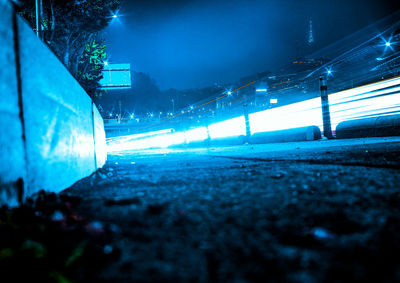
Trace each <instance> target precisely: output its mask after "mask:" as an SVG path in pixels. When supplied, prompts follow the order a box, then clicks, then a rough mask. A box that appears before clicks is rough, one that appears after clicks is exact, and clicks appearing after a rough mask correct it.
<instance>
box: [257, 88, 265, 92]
mask: <svg viewBox="0 0 400 283" xmlns="http://www.w3.org/2000/svg"><path fill="white" fill-rule="evenodd" d="M256 91H258V92H267V89H266V88H258V89H256Z"/></svg>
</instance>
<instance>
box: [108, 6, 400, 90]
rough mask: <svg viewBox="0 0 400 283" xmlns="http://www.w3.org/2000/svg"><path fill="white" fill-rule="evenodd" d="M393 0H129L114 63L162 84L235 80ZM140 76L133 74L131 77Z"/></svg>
mask: <svg viewBox="0 0 400 283" xmlns="http://www.w3.org/2000/svg"><path fill="white" fill-rule="evenodd" d="M396 2H400V1H393V0H319V1H316V0H141V1H136V0H126V1H123V4H122V8H121V10H120V11H119V15H120V18H119V19H117V20H114V21H113V22H112V23H111V24H110V26H109V27H108V28H107V30H106V31H105V37H106V40H107V52H108V56H109V61H110V62H112V63H131V66H132V69H133V70H134V71H137V72H144V73H147V74H149V75H150V76H151V77H153V78H154V79H155V80H156V81H157V84H158V86H159V87H160V88H161V89H168V88H178V89H186V88H198V87H204V86H209V85H213V84H214V83H226V82H232V81H235V80H237V79H239V78H241V77H244V76H247V75H251V74H254V73H257V72H261V71H266V70H271V71H274V70H276V69H277V67H278V66H281V65H284V64H286V63H288V62H289V61H290V60H292V59H294V58H295V57H296V56H297V54H299V55H307V53H310V51H312V50H310V49H309V47H307V38H308V29H309V28H308V26H309V20H310V18H312V20H313V24H314V38H315V43H314V47H313V48H314V49H313V50H317V49H318V48H321V47H324V46H326V45H328V44H330V43H332V42H334V41H336V40H338V39H340V38H342V37H343V36H345V35H348V34H350V33H353V32H355V31H357V30H359V29H360V28H363V27H364V26H366V25H368V24H370V23H373V22H374V21H377V20H379V19H381V18H383V17H385V16H386V15H390V14H392V13H393V12H395V11H396V10H399V9H400V3H396ZM134 79H135V78H133V83H135V81H134Z"/></svg>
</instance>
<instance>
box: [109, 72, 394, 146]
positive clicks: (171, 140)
mask: <svg viewBox="0 0 400 283" xmlns="http://www.w3.org/2000/svg"><path fill="white" fill-rule="evenodd" d="M329 103H330V112H331V122H332V129H333V130H334V129H335V128H336V126H337V125H338V124H339V123H340V122H343V121H346V120H353V119H360V118H365V117H376V116H385V115H393V114H400V77H397V78H393V79H389V80H385V81H381V82H377V83H373V84H369V85H366V86H361V87H357V88H353V89H349V90H345V91H341V92H337V93H333V94H330V95H329ZM249 120H250V121H249V122H250V130H251V133H252V134H254V133H259V132H270V131H278V130H285V129H293V128H298V127H306V126H313V125H315V126H318V127H320V129H321V130H322V126H323V125H322V124H323V123H322V111H321V99H320V98H314V99H309V100H305V101H302V102H298V103H293V104H290V105H285V106H281V107H277V108H273V109H268V110H264V111H260V112H256V113H252V114H250V115H249ZM172 132H173V130H172V129H167V130H163V131H157V132H150V133H143V134H139V135H131V136H127V137H119V138H113V139H108V140H107V144H108V151H123V150H139V149H149V148H166V147H169V146H172V145H183V144H190V143H191V142H195V141H205V140H207V139H208V138H210V139H211V140H213V139H220V138H226V137H234V136H242V135H246V124H245V118H244V116H240V117H236V118H233V119H229V120H226V121H222V122H219V123H215V124H212V125H209V126H208V129H207V127H198V128H195V129H192V130H188V131H186V132H178V133H172Z"/></svg>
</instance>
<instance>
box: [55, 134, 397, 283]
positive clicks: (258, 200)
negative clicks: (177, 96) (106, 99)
mask: <svg viewBox="0 0 400 283" xmlns="http://www.w3.org/2000/svg"><path fill="white" fill-rule="evenodd" d="M62 194H64V195H69V196H78V197H80V198H82V200H83V201H81V202H79V204H78V205H77V207H76V208H75V209H76V210H77V212H79V213H80V214H81V215H84V216H86V217H87V218H89V219H91V220H96V221H99V222H100V223H104V224H107V225H112V227H115V229H114V230H115V234H116V236H115V240H114V244H113V245H114V248H115V249H118V250H119V251H120V258H119V259H118V260H115V261H114V262H113V263H112V264H110V265H109V266H108V267H107V268H105V269H103V270H101V271H99V274H98V278H99V279H102V280H110V281H112V280H118V281H121V282H124V281H136V282H266V281H272V282H282V281H285V282H341V281H353V282H358V281H364V282H365V281H369V282H373V281H375V282H393V281H400V256H399V255H400V138H370V139H353V140H322V141H316V142H302V143H285V144H269V145H243V146H237V147H226V148H209V149H200V148H198V149H185V150H183V149H180V150H148V151H141V152H121V153H116V154H112V155H109V157H108V162H107V164H106V166H105V167H104V168H103V169H102V170H100V171H99V172H97V173H95V174H94V175H92V176H91V177H89V178H86V179H85V180H82V181H80V182H78V183H77V184H75V185H74V186H73V187H71V188H70V189H68V190H66V191H64V192H63V193H62ZM371 280H372V281H371Z"/></svg>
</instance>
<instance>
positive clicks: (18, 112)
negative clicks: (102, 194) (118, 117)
mask: <svg viewBox="0 0 400 283" xmlns="http://www.w3.org/2000/svg"><path fill="white" fill-rule="evenodd" d="M0 15H1V17H0V42H1V45H0V59H2V62H7V63H6V64H5V66H7V67H6V68H2V69H1V70H0V90H1V98H0V111H1V116H2V117H1V119H0V121H1V124H0V130H1V138H0V154H1V155H0V156H1V157H0V158H1V160H0V161H1V164H0V185H1V189H0V193H1V194H0V196H1V197H0V203H4V202H6V203H8V204H12V203H15V201H16V198H17V197H18V196H19V197H20V198H21V193H22V191H23V192H24V196H25V197H26V196H29V195H31V194H33V193H35V192H37V191H39V190H41V189H44V190H47V191H52V192H59V191H61V190H63V189H65V188H67V187H69V186H70V185H72V184H73V183H75V182H76V181H78V180H79V179H81V178H84V177H86V176H88V175H90V174H91V173H92V172H94V171H95V170H97V168H99V167H101V166H103V165H104V163H105V160H106V147H105V133H104V125H103V120H102V118H101V116H100V114H99V112H98V110H97V108H96V106H95V105H94V104H93V103H92V101H91V99H90V97H89V96H88V95H87V94H86V92H85V91H84V90H83V89H82V88H81V86H80V85H79V84H78V83H77V82H76V81H75V79H74V78H73V77H72V75H71V74H70V73H69V72H68V70H67V69H66V68H65V67H64V66H63V65H62V64H61V63H60V62H59V60H58V59H57V58H56V56H55V55H54V54H53V53H52V52H51V51H50V50H49V49H48V48H47V46H46V45H45V44H43V43H42V42H41V41H40V40H39V39H38V38H37V37H36V35H35V34H34V32H33V31H32V29H31V28H30V27H29V26H28V25H27V24H26V23H25V22H24V20H22V19H21V18H19V17H18V16H14V20H13V11H12V7H11V5H10V3H9V2H8V1H5V0H0ZM22 181H23V182H22Z"/></svg>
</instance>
